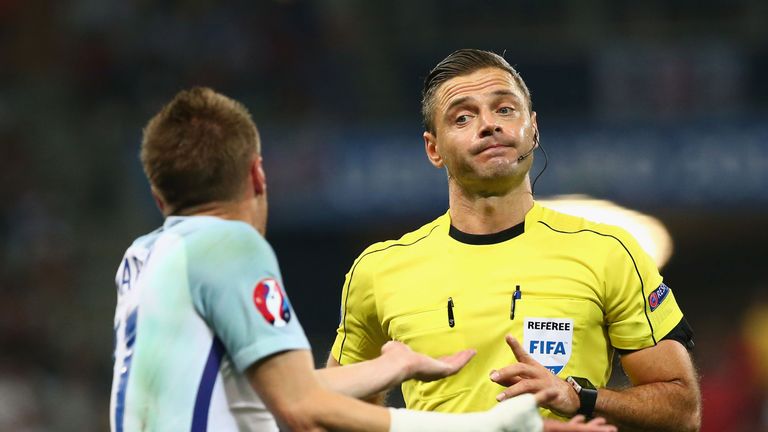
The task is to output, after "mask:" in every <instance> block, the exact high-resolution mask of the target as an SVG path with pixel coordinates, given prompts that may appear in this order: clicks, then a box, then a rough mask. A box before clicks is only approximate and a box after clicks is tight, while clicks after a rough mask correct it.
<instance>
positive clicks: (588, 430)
mask: <svg viewBox="0 0 768 432" xmlns="http://www.w3.org/2000/svg"><path fill="white" fill-rule="evenodd" d="M617 431H618V428H617V427H616V426H613V425H609V424H608V423H606V421H605V419H604V418H602V417H597V418H594V419H592V420H590V421H587V420H586V419H585V418H584V416H583V415H577V416H576V417H574V418H572V419H571V420H570V421H569V422H568V423H565V422H561V421H557V420H544V432H617Z"/></svg>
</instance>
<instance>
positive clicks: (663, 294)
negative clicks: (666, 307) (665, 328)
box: [648, 282, 669, 312]
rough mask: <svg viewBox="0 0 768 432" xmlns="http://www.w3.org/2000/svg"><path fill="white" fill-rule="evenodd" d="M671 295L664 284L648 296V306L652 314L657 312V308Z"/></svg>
mask: <svg viewBox="0 0 768 432" xmlns="http://www.w3.org/2000/svg"><path fill="white" fill-rule="evenodd" d="M667 294H669V287H668V286H666V285H664V282H662V283H661V285H659V287H658V288H656V289H655V290H653V291H652V292H651V294H650V295H649V296H648V305H649V306H650V307H651V312H653V311H655V310H656V308H657V307H659V305H660V304H661V302H663V301H664V299H665V298H667Z"/></svg>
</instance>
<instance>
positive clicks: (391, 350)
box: [381, 341, 477, 382]
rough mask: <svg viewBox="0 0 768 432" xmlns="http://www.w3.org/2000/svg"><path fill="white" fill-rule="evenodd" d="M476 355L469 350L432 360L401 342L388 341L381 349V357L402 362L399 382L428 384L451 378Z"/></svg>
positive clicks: (473, 351)
mask: <svg viewBox="0 0 768 432" xmlns="http://www.w3.org/2000/svg"><path fill="white" fill-rule="evenodd" d="M476 353H477V351H475V350H472V349H469V350H463V351H459V352H457V353H454V354H451V355H449V356H445V357H440V358H432V357H430V356H428V355H424V354H421V353H418V352H416V351H413V350H412V349H411V348H410V347H408V345H406V344H404V343H402V342H397V341H389V342H387V343H386V344H384V346H383V347H381V355H382V356H383V357H384V356H386V357H389V358H391V359H392V360H393V361H395V362H402V363H401V364H402V369H401V370H402V371H404V374H405V375H404V376H403V377H401V378H402V379H401V381H405V380H409V379H415V380H419V381H425V382H429V381H435V380H439V379H441V378H445V377H447V376H451V375H453V374H455V373H456V372H458V371H460V370H461V368H463V367H464V365H466V364H467V363H468V362H469V361H470V360H472V357H474V356H475V354H476Z"/></svg>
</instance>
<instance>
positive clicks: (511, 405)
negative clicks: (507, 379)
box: [246, 350, 551, 432]
mask: <svg viewBox="0 0 768 432" xmlns="http://www.w3.org/2000/svg"><path fill="white" fill-rule="evenodd" d="M246 376H247V377H248V379H249V380H250V382H251V384H252V386H253V388H254V389H255V390H256V392H257V393H258V394H259V395H260V396H261V398H262V400H263V401H264V403H265V404H266V406H267V408H268V409H269V410H270V411H271V412H272V413H273V414H274V415H275V417H276V418H277V421H278V424H279V425H280V427H281V429H284V430H289V431H314V430H318V429H327V430H338V431H361V432H362V431H373V432H376V431H381V432H384V431H392V432H417V431H443V432H454V431H455V432H459V431H464V432H471V431H478V432H480V431H510V432H523V431H526V432H528V431H540V430H541V427H542V421H541V418H540V417H539V414H538V411H537V409H536V406H537V405H536V404H537V402H539V401H542V400H545V399H546V398H548V397H551V393H550V392H540V393H539V394H537V395H536V396H532V395H524V396H522V397H519V398H515V399H510V400H509V401H506V403H505V404H500V405H498V406H496V407H494V408H493V409H491V410H489V411H486V412H482V413H472V414H443V413H430V412H421V411H409V410H404V409H392V408H390V409H387V408H383V407H379V406H376V405H371V404H366V403H365V402H361V401H358V400H356V399H352V398H349V397H346V396H343V395H340V394H336V393H333V392H330V391H328V390H326V389H325V388H323V387H322V386H321V385H320V383H319V382H318V381H317V379H316V376H315V373H314V372H313V370H312V357H311V355H310V353H309V351H307V350H294V351H283V352H281V353H278V354H275V355H272V356H270V357H267V358H266V359H263V360H261V361H259V362H257V363H255V364H253V365H252V366H250V367H249V368H248V369H246Z"/></svg>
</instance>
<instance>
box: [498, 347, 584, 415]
mask: <svg viewBox="0 0 768 432" xmlns="http://www.w3.org/2000/svg"><path fill="white" fill-rule="evenodd" d="M506 340H507V344H508V345H509V347H510V348H512V353H513V354H514V355H515V359H517V363H515V364H512V365H509V366H506V367H503V368H501V369H499V370H494V371H491V381H493V382H495V383H497V384H499V385H502V386H505V387H507V388H506V389H505V390H504V391H502V392H501V393H499V395H498V396H496V399H497V400H499V401H503V400H504V399H508V398H510V397H513V396H517V395H520V394H523V393H538V392H541V391H542V390H546V389H551V390H554V391H555V393H556V395H555V397H553V398H551V399H549V400H544V401H542V402H541V403H540V405H541V406H543V407H546V408H549V409H550V410H552V411H554V412H556V413H558V414H561V415H565V416H572V415H574V414H575V413H576V411H577V410H578V409H579V397H578V395H577V394H576V392H575V391H573V388H572V387H571V386H570V384H568V383H567V382H565V381H564V380H562V379H560V378H558V377H557V376H556V375H555V374H553V373H552V372H550V371H549V370H548V369H547V368H545V367H544V366H542V365H541V364H540V363H539V362H537V361H536V359H534V358H533V357H531V356H530V355H529V354H528V353H527V352H526V351H525V350H524V349H523V347H522V346H521V345H520V343H519V342H518V341H517V339H515V338H514V337H512V336H510V335H507V337H506Z"/></svg>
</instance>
